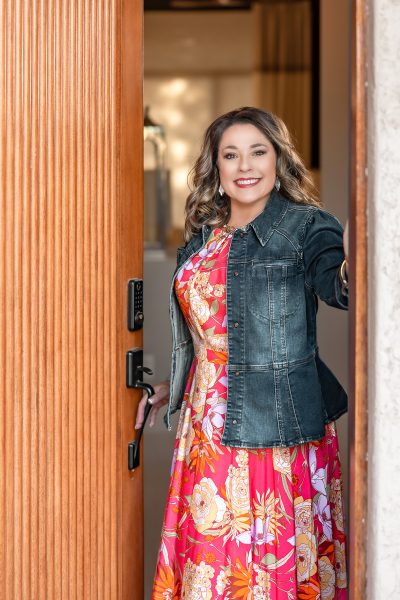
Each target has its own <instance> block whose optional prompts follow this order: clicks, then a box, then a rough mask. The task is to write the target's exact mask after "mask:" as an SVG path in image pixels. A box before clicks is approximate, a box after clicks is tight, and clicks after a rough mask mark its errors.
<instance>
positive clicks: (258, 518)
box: [137, 107, 348, 600]
mask: <svg viewBox="0 0 400 600" xmlns="http://www.w3.org/2000/svg"><path fill="white" fill-rule="evenodd" d="M193 185H194V187H193V190H192V192H191V194H190V195H189V196H188V199H187V205H186V238H187V243H186V245H185V246H184V247H183V248H180V249H179V252H178V257H177V266H176V269H175V273H174V276H173V279H172V285H171V295H170V316H171V325H172V332H173V352H172V363H171V380H170V382H162V383H161V384H158V385H156V386H155V390H156V393H155V395H154V396H152V397H151V399H150V400H149V402H150V403H151V404H152V405H153V408H152V411H153V419H154V416H155V414H156V413H157V411H158V410H159V408H160V407H161V406H162V405H164V404H166V403H168V411H167V414H166V417H165V422H166V424H167V425H168V427H169V428H171V426H170V416H171V415H172V414H173V413H174V412H176V411H177V410H178V409H180V417H179V423H178V430H177V434H176V439H175V447H174V454H173V459H172V467H171V480H170V486H169V493H168V499H167V507H166V511H165V515H164V523H163V529H162V536H161V544H160V548H159V555H158V561H157V568H156V574H155V580H154V585H153V595H152V598H153V600H163V599H164V598H169V599H171V600H172V599H173V600H175V599H179V598H182V599H183V598H187V599H189V598H190V599H194V598H197V597H200V595H201V596H202V597H203V598H206V599H207V600H211V599H215V600H217V599H219V600H222V599H223V598H248V597H254V598H255V599H256V598H257V599H260V600H261V599H264V598H267V597H270V598H273V597H274V598H282V599H283V598H287V599H289V598H299V597H304V598H306V597H307V598H317V597H320V598H324V599H328V598H329V599H331V600H333V598H336V599H337V600H338V599H339V600H344V599H345V598H347V565H346V552H347V544H346V534H345V515H344V502H343V484H342V472H341V461H340V454H339V445H338V436H337V431H336V419H338V418H339V416H341V415H342V414H344V413H345V412H346V411H347V395H346V392H345V390H344V389H343V387H342V386H341V384H340V383H339V381H338V380H337V379H336V377H335V376H334V374H333V373H332V372H331V371H330V369H329V368H328V367H327V365H325V364H324V363H323V362H322V360H321V358H320V356H319V351H318V346H317V336H316V304H317V296H319V297H320V298H321V299H322V300H324V301H325V302H326V303H327V304H329V305H331V306H334V307H336V308H339V309H343V310H346V309H347V308H348V293H347V290H346V289H345V286H344V283H343V281H342V280H341V275H340V272H341V265H342V263H343V260H344V246H343V233H344V231H343V227H342V225H341V223H340V222H339V221H338V219H337V218H336V217H334V216H333V215H332V214H330V213H328V212H327V211H325V210H323V209H322V208H321V206H320V202H319V201H318V200H317V198H316V197H315V196H314V194H313V187H312V181H311V178H310V176H309V174H308V172H307V170H306V168H305V166H304V165H303V163H302V161H301V159H300V158H299V156H298V154H297V152H296V151H295V149H294V146H293V144H292V142H291V138H290V136H289V133H288V131H287V129H286V127H285V125H284V124H283V122H282V121H281V120H280V119H279V118H278V117H276V116H275V115H273V114H272V113H267V112H265V111H263V110H260V109H256V108H252V107H245V108H241V109H237V110H234V111H231V112H229V113H227V114H225V115H222V116H221V117H219V118H218V119H216V120H215V121H214V122H213V123H212V124H211V125H210V126H209V127H208V129H207V131H206V133H205V137H204V143H203V147H202V151H201V154H200V156H199V158H198V160H197V161H196V163H195V167H194V170H193ZM146 402H147V398H146V397H144V398H143V400H142V402H141V406H140V408H139V412H138V422H137V425H140V421H141V419H142V414H143V409H144V406H145V404H146Z"/></svg>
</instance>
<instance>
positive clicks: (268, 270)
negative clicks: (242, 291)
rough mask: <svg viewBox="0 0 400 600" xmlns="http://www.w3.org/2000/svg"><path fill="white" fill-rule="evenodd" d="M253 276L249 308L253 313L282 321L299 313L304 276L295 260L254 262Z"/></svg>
mask: <svg viewBox="0 0 400 600" xmlns="http://www.w3.org/2000/svg"><path fill="white" fill-rule="evenodd" d="M249 275H250V284H249V285H248V287H247V289H248V291H249V295H248V307H249V310H250V312H251V313H253V315H255V316H256V317H258V318H260V319H264V320H267V321H275V322H279V321H280V319H281V318H282V317H290V316H292V315H294V314H295V313H296V312H297V310H298V308H299V305H300V295H301V285H302V281H303V277H302V272H301V271H299V269H298V267H297V265H296V263H295V262H279V263H277V264H276V263H275V264H265V263H253V264H252V265H251V267H250V268H249Z"/></svg>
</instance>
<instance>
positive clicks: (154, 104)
mask: <svg viewBox="0 0 400 600" xmlns="http://www.w3.org/2000/svg"><path fill="white" fill-rule="evenodd" d="M200 4H201V5H204V2H200ZM224 4H225V6H226V8H224V9H221V7H220V5H219V7H218V9H216V8H212V6H213V3H211V2H210V3H208V9H207V10H200V9H199V3H197V4H196V3H195V2H174V3H173V2H171V4H170V6H169V8H168V10H160V4H158V5H157V4H156V3H154V2H153V3H151V2H149V3H146V2H145V19H144V40H145V41H144V57H145V60H144V103H145V105H146V106H148V107H149V108H148V118H149V122H148V125H149V126H150V127H153V128H155V129H153V130H152V131H153V133H154V131H156V133H157V134H158V138H157V139H156V140H154V139H153V141H152V142H151V143H149V144H148V145H147V146H146V143H145V253H144V278H145V282H146V283H145V306H146V327H145V332H144V349H145V360H144V362H145V364H146V365H147V366H149V367H151V368H152V369H153V370H154V373H155V375H154V376H153V378H152V379H153V382H157V381H160V380H162V379H164V378H166V377H167V376H168V375H169V369H170V345H171V339H170V326H169V317H168V294H169V283H170V278H171V275H172V272H173V270H174V267H175V263H176V260H175V249H176V247H177V246H178V245H180V244H181V243H182V229H183V219H184V203H185V199H186V195H187V193H188V188H187V174H188V171H189V169H190V168H191V166H192V164H193V160H194V158H195V157H196V155H197V152H198V149H199V145H200V141H201V136H202V133H203V131H204V129H205V128H206V126H207V125H208V124H209V123H210V122H211V120H212V119H213V118H215V117H216V116H217V115H219V114H221V113H223V112H225V111H227V110H230V109H232V108H237V107H238V106H244V105H257V106H261V107H263V108H265V109H267V110H272V111H273V112H276V113H277V114H279V115H280V116H282V118H283V119H284V120H285V121H286V122H287V124H288V126H289V128H290V129H291V130H292V132H293V133H294V135H295V138H296V143H297V145H298V147H299V149H300V151H301V153H302V156H303V157H304V158H305V160H306V163H307V166H308V167H309V168H311V169H312V170H313V175H314V178H315V181H316V183H317V187H318V188H319V190H320V193H321V197H322V198H323V202H324V206H325V208H326V209H327V210H329V211H330V212H332V213H333V214H335V215H337V216H338V218H339V219H340V220H341V221H342V223H343V224H344V222H345V220H346V217H347V214H348V205H349V185H348V182H349V178H350V170H349V158H350V148H349V144H350V138H349V130H350V100H349V98H350V27H351V26H350V12H349V6H348V2H347V0H340V1H339V2H328V3H319V2H316V1H312V2H311V1H309V0H304V1H303V0H293V1H291V0H274V1H264V2H251V1H245V2H233V3H231V4H230V3H229V2H227V3H224ZM163 7H165V3H163ZM146 9H147V10H146ZM333 115H334V118H333V117H332V116H333ZM157 128H158V129H157ZM160 151H161V152H162V154H163V158H162V160H161V162H160V156H159V155H158V154H157V152H160ZM157 169H158V170H159V169H161V170H162V171H163V174H162V178H163V181H164V182H165V183H166V186H167V193H166V194H164V196H163V197H162V198H161V200H160V201H161V202H163V203H165V205H166V206H167V215H168V217H167V218H166V219H165V220H164V224H165V227H164V230H162V231H161V233H160V232H159V233H157V227H158V226H159V225H157V222H156V219H155V216H154V215H155V214H156V213H157V211H156V206H155V204H154V202H155V201H154V190H156V189H157V186H158V182H159V180H160V175H159V173H158V174H157V172H158V171H157ZM146 171H147V173H146ZM146 211H147V213H146ZM146 215H147V216H146ZM146 231H147V233H146ZM146 237H147V241H146ZM161 240H163V241H162V242H161ZM318 327H319V347H320V351H321V355H322V356H323V358H324V359H325V361H326V362H327V364H328V365H329V366H330V367H331V368H332V370H333V371H334V372H335V373H336V374H337V376H338V378H339V379H340V381H341V382H342V384H343V385H344V387H345V388H346V389H348V383H349V380H348V372H347V364H348V344H347V340H348V316H347V314H346V313H345V312H344V311H336V310H335V309H332V308H330V307H327V306H326V305H323V303H320V308H319V313H318ZM149 381H151V379H149ZM175 425H176V420H175ZM337 426H338V431H339V437H340V439H339V445H340V451H341V460H342V468H343V479H344V487H345V501H346V514H347V515H348V514H349V507H348V498H349V477H348V421H347V415H345V416H343V417H341V418H340V419H339V420H338V422H337ZM174 431H175V430H174V428H173V431H172V432H167V431H166V429H165V427H164V424H163V423H162V419H161V417H160V416H159V418H158V423H157V425H156V426H155V427H154V429H152V430H151V429H147V430H146V434H145V452H144V455H145V469H144V498H145V503H144V507H145V526H144V530H145V597H146V598H147V597H150V590H151V583H152V577H153V574H154V567H155V562H156V554H157V551H158V544H159V538H160V531H161V524H162V518H163V510H164V506H165V501H166V495H167V486H168V482H169V475H170V465H171V460H172V448H173V443H174Z"/></svg>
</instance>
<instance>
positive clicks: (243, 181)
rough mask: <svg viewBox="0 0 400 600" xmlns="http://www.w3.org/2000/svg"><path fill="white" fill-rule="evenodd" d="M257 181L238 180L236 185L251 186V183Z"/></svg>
mask: <svg viewBox="0 0 400 600" xmlns="http://www.w3.org/2000/svg"><path fill="white" fill-rule="evenodd" d="M257 181H258V179H238V180H237V183H239V184H240V185H252V184H253V183H257Z"/></svg>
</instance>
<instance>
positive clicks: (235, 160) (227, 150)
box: [217, 123, 276, 207]
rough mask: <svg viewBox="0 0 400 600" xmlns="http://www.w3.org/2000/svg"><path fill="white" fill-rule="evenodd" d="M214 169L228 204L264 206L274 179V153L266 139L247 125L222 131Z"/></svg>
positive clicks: (239, 125)
mask: <svg viewBox="0 0 400 600" xmlns="http://www.w3.org/2000/svg"><path fill="white" fill-rule="evenodd" d="M217 166H218V169H219V177H220V182H221V185H222V187H223V188H224V190H225V193H226V194H227V195H228V196H229V198H230V200H231V203H232V202H233V203H235V204H236V205H237V206H238V205H247V206H248V207H250V205H254V207H255V206H256V205H262V204H264V205H265V203H266V201H267V200H268V197H269V195H270V193H271V191H272V188H273V187H274V184H275V180H276V152H275V149H274V147H273V145H272V144H271V142H270V141H269V140H268V138H267V137H266V136H265V135H264V134H263V133H262V132H261V131H260V130H259V129H257V127H255V126H254V125H251V124H250V123H237V124H235V125H231V126H230V127H228V129H226V130H225V131H224V133H223V134H222V136H221V141H220V144H219V148H218V159H217Z"/></svg>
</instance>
